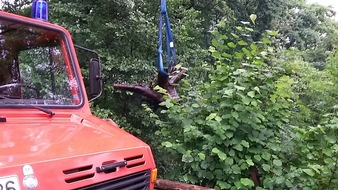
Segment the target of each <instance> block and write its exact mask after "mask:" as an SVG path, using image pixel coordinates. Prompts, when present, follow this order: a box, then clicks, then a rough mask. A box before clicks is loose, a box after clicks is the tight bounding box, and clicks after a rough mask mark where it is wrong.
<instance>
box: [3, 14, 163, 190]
mask: <svg viewBox="0 0 338 190" xmlns="http://www.w3.org/2000/svg"><path fill="white" fill-rule="evenodd" d="M90 64H91V65H90V73H89V76H90V82H89V84H90V90H89V92H90V93H91V95H94V96H98V95H99V92H100V88H101V87H100V85H101V80H100V70H99V69H100V63H99V61H98V60H97V59H93V60H92V61H90ZM156 176H157V170H156V166H155V163H154V159H153V155H152V152H151V149H150V147H149V146H148V145H147V144H145V143H144V142H142V141H141V140H139V139H138V138H136V137H134V136H132V135H131V134H129V133H127V132H126V131H124V130H123V129H121V128H120V127H119V126H118V125H117V124H115V123H114V122H108V121H106V120H103V119H100V118H98V117H95V116H94V115H92V113H91V111H90V107H89V103H88V97H87V93H86V90H85V85H84V82H83V80H82V75H81V72H80V66H79V63H78V57H77V55H76V52H75V48H74V44H73V42H72V38H71V36H70V34H69V33H68V31H67V30H66V29H64V28H62V27H60V26H57V25H54V24H51V23H48V22H45V21H41V20H36V19H32V18H27V17H23V16H19V15H15V14H10V13H6V12H2V11H0V190H52V189H57V190H64V189H81V190H89V189H92V190H103V189H107V190H108V189H109V190H123V189H127V190H133V189H142V190H143V189H144V190H145V189H147V190H148V189H154V183H155V181H156Z"/></svg>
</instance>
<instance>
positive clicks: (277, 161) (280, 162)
mask: <svg viewBox="0 0 338 190" xmlns="http://www.w3.org/2000/svg"><path fill="white" fill-rule="evenodd" d="M273 164H274V165H275V166H277V167H281V166H282V161H281V160H273Z"/></svg>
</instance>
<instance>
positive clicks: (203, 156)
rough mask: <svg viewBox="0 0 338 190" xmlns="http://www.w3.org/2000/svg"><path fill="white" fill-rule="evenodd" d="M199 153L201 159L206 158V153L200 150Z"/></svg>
mask: <svg viewBox="0 0 338 190" xmlns="http://www.w3.org/2000/svg"><path fill="white" fill-rule="evenodd" d="M197 155H198V157H200V159H201V160H205V154H204V153H202V152H200V153H198V154H197Z"/></svg>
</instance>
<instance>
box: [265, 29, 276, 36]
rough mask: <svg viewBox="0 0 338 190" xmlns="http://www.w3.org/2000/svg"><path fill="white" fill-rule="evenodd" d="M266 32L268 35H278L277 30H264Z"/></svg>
mask: <svg viewBox="0 0 338 190" xmlns="http://www.w3.org/2000/svg"><path fill="white" fill-rule="evenodd" d="M266 32H267V33H268V34H269V35H270V36H276V35H278V31H272V30H266Z"/></svg>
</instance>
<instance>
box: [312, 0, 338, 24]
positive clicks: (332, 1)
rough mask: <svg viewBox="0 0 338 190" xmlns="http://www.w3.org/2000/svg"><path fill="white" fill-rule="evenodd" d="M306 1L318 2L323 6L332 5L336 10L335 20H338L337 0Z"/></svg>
mask: <svg viewBox="0 0 338 190" xmlns="http://www.w3.org/2000/svg"><path fill="white" fill-rule="evenodd" d="M306 1H307V2H308V3H318V4H320V5H324V6H330V5H331V6H332V7H333V9H334V10H335V11H336V20H338V0H306Z"/></svg>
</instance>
